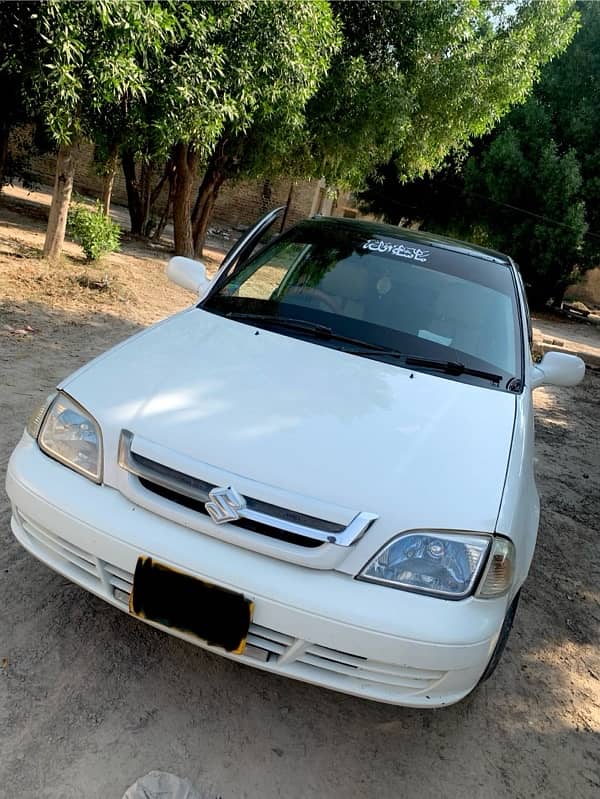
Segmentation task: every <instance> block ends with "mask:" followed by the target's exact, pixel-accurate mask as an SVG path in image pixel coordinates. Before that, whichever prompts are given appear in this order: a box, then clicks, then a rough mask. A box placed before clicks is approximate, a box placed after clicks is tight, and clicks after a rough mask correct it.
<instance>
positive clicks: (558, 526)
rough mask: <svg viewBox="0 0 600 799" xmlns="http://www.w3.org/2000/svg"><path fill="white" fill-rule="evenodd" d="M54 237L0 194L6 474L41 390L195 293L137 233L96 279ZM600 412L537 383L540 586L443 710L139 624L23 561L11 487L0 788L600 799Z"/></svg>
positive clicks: (1, 642) (597, 399) (1, 437)
mask: <svg viewBox="0 0 600 799" xmlns="http://www.w3.org/2000/svg"><path fill="white" fill-rule="evenodd" d="M28 214H29V211H28ZM42 216H43V215H42ZM42 226H43V221H42V219H39V220H38V219H32V218H30V216H29V215H27V216H26V215H25V213H24V212H23V211H19V207H18V206H15V205H14V204H13V205H11V206H7V205H6V204H5V203H4V204H3V201H2V200H0V481H2V482H3V480H4V471H5V468H6V463H7V460H8V457H9V454H10V451H11V449H12V447H13V446H14V444H15V443H16V442H17V440H18V438H19V436H20V434H21V430H22V428H23V424H24V421H25V420H26V418H27V415H28V412H29V411H30V409H31V408H32V407H33V406H34V405H35V403H36V401H37V400H38V398H41V397H42V396H44V395H45V394H46V392H48V391H49V390H50V389H51V388H52V387H53V386H54V385H55V384H56V382H57V381H58V380H59V379H60V378H62V377H63V376H64V375H66V374H68V373H69V372H71V371H72V370H73V369H75V368H76V367H78V366H79V365H80V364H82V363H84V362H85V361H87V360H88V359H89V358H90V357H92V356H93V355H95V354H97V353H99V352H101V351H103V350H104V349H106V348H107V347H109V346H110V345H112V344H114V343H116V342H117V341H120V340H121V339H123V338H124V337H126V336H128V335H130V334H131V333H133V332H134V331H135V330H137V329H139V328H140V327H141V326H142V325H146V324H148V323H150V322H152V321H153V320H155V319H158V318H161V317H163V316H165V315H167V314H169V313H171V312H173V311H175V310H177V309H179V308H181V307H183V306H184V305H186V304H188V303H189V301H190V297H189V295H187V294H186V293H185V292H183V291H181V290H179V289H177V288H176V287H173V286H171V285H169V284H168V283H167V282H166V280H165V278H164V276H163V268H164V262H165V261H166V259H167V257H168V255H167V253H166V252H163V251H152V250H149V249H148V247H146V246H145V245H143V244H141V243H138V242H130V243H126V244H125V246H124V252H123V254H121V255H119V256H113V257H111V258H110V259H108V260H107V261H106V262H105V263H104V264H103V265H102V266H101V267H99V268H90V267H88V266H86V265H85V264H84V262H83V260H82V259H81V256H80V251H79V248H78V247H76V246H75V245H69V246H68V247H67V257H66V259H65V263H64V264H63V265H62V266H61V267H60V268H58V269H56V270H53V271H49V270H48V268H47V267H46V266H45V264H44V262H43V261H41V260H40V259H39V255H38V251H39V248H40V247H41V243H42V229H43V228H42ZM82 276H86V278H87V279H88V280H87V282H88V283H89V281H90V280H92V281H94V280H96V281H100V282H102V280H103V279H104V278H105V277H106V282H108V288H107V289H106V290H104V291H98V290H95V289H90V288H87V287H85V285H81V284H82V282H83V283H86V280H83V281H82V280H81V278H82ZM588 333H589V331H588V330H587V328H585V334H586V337H587V336H588ZM553 335H554V333H553ZM556 335H557V336H560V335H561V329H560V327H558V328H557V329H556ZM589 335H592V336H593V335H595V336H596V338H595V339H593V340H592V346H594V342H595V347H596V349H597V348H599V347H600V334H598V332H597V330H596V331H594V333H589ZM599 403H600V372H598V371H591V372H589V373H588V375H587V377H586V380H585V382H584V383H583V384H582V385H581V386H579V387H577V388H574V389H562V390H539V391H538V392H536V405H537V431H538V455H539V468H538V474H539V485H540V491H541V495H542V501H543V514H542V522H541V529H540V539H539V545H538V550H537V554H536V559H535V561H534V565H533V569H532V573H531V576H530V579H529V581H528V582H527V584H526V587H525V589H524V592H523V598H522V601H521V607H520V610H519V613H518V615H517V620H516V624H515V629H514V631H513V634H512V637H511V639H510V641H509V645H508V649H507V651H506V653H505V655H504V658H503V660H502V662H501V664H500V666H499V668H498V671H497V672H496V674H495V675H494V677H493V678H492V680H491V681H489V682H488V683H486V684H485V685H484V686H483V687H482V688H481V689H480V690H479V691H478V692H476V693H475V694H474V695H473V696H472V697H470V698H469V699H467V700H466V701H465V702H463V703H462V704H459V705H457V706H454V707H451V708H447V709H445V710H442V711H435V712H432V711H427V712H424V711H413V710H406V709H403V708H394V707H389V706H384V705H377V704H374V703H371V702H367V701H361V700H357V699H353V698H351V697H347V696H343V695H339V694H336V693H333V692H328V691H325V690H321V689H318V688H314V687H311V686H308V685H303V684H301V683H296V682H293V681H287V680H283V679H280V678H278V677H275V676H272V675H268V674H264V673H262V672H259V671H256V670H253V669H250V668H246V667H243V666H239V665H237V664H235V663H232V662H230V661H227V660H223V659H221V658H218V657H216V656H214V655H210V654H207V653H205V652H203V651H202V650H200V649H197V648H195V647H193V646H190V645H188V644H185V643H183V642H181V641H178V640H176V639H173V638H170V637H169V636H167V635H164V634H162V633H160V632H157V631H155V630H153V629H150V628H147V627H146V626H144V625H143V624H140V623H139V622H137V621H135V620H133V619H131V618H129V617H128V616H127V615H125V614H123V613H121V612H119V611H118V610H115V609H113V608H112V607H109V606H107V605H106V604H105V603H103V602H102V601H101V600H99V599H96V598H95V597H93V596H91V595H90V594H88V593H86V592H85V591H83V590H81V589H79V588H77V587H76V586H74V585H72V584H71V583H69V582H68V581H67V580H65V579H63V578H62V577H60V576H58V575H57V574H54V573H53V572H51V571H50V570H49V569H47V568H46V567H45V566H43V565H42V564H41V563H39V562H37V561H36V560H34V559H33V558H32V557H31V556H30V555H28V554H27V553H26V552H25V551H24V550H23V549H22V548H21V547H20V546H19V545H18V544H17V543H16V541H15V540H14V539H13V537H12V534H11V532H10V528H9V515H10V514H9V507H8V501H7V498H6V496H5V495H4V494H3V493H2V492H1V491H0V538H1V545H2V560H1V565H2V568H1V570H0V731H1V732H0V797H2V798H3V799H4V797H5V798H6V799H34V797H35V799H120V797H121V796H122V794H123V792H124V791H125V789H126V788H127V787H128V786H129V785H130V784H131V783H133V782H134V780H135V779H136V778H137V777H139V776H140V775H142V774H145V773H146V772H148V771H150V770H151V769H162V770H166V771H171V772H173V773H175V774H178V775H180V776H181V777H187V778H189V779H190V780H191V782H192V783H193V784H194V785H195V786H196V787H197V788H198V789H201V790H205V791H207V795H210V796H211V797H216V796H221V797H223V799H238V798H239V797H247V798H248V799H275V797H286V799H296V797H302V798H304V797H307V799H312V798H313V797H315V799H316V797H344V799H354V798H356V799H358V797H363V796H379V797H383V799H387V798H388V797H390V799H391V797H396V796H403V797H407V798H410V797H416V796H419V797H423V798H424V799H428V798H429V797H432V799H433V797H435V799H439V797H450V798H451V799H452V798H453V797H461V799H462V798H463V797H465V796H466V797H469V798H470V799H479V797H481V799H483V797H486V799H488V798H489V797H492V798H493V799H496V798H498V799H502V798H504V797H506V798H507V799H508V797H519V798H521V797H522V798H523V799H525V797H539V796H544V797H561V798H562V797H573V798H575V797H583V798H585V799H587V797H590V799H591V797H597V796H598V795H599V790H600V745H599V744H600V654H599V648H598V644H599V641H600V635H599V633H600V555H599V548H598V532H599V530H598V526H599V525H598V519H599V518H600V452H599V445H598V442H599V440H600V409H599Z"/></svg>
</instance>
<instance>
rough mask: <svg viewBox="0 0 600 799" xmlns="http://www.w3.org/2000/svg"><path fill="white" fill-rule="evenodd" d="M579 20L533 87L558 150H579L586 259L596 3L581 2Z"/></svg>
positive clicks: (596, 91) (592, 187)
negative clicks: (546, 113) (569, 41)
mask: <svg viewBox="0 0 600 799" xmlns="http://www.w3.org/2000/svg"><path fill="white" fill-rule="evenodd" d="M577 6H578V9H579V11H580V14H581V26H580V28H579V30H578V32H577V34H576V36H575V38H574V39H573V42H572V44H571V45H570V47H569V49H568V50H567V51H566V52H565V54H564V55H563V56H562V57H561V58H559V59H556V60H555V61H553V62H552V63H551V64H549V65H548V67H547V68H546V69H545V70H544V73H543V78H542V81H541V82H540V85H539V87H538V89H537V91H536V95H537V96H538V97H539V99H540V101H541V102H542V103H544V105H545V106H546V108H547V109H548V110H549V112H550V114H551V118H552V126H553V131H554V137H555V139H556V141H557V142H558V143H559V146H560V148H561V150H566V149H569V148H571V149H573V150H574V151H575V153H576V154H577V159H578V161H579V166H580V169H581V175H582V179H583V185H582V198H583V201H584V202H585V206H586V217H587V220H588V223H589V226H590V230H591V231H593V235H590V236H588V237H586V240H585V243H584V252H583V256H584V263H585V265H589V264H590V263H593V262H595V263H598V261H600V149H599V148H598V131H599V130H600V4H598V3H591V2H579V3H578V4H577Z"/></svg>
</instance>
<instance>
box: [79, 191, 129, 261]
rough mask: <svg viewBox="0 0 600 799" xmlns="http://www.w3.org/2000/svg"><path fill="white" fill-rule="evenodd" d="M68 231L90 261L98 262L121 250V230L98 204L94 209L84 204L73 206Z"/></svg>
mask: <svg viewBox="0 0 600 799" xmlns="http://www.w3.org/2000/svg"><path fill="white" fill-rule="evenodd" d="M67 230H68V233H69V235H70V236H72V238H73V239H74V240H75V241H76V242H77V243H78V244H80V245H81V247H82V249H83V252H84V253H85V256H86V258H87V259H88V261H97V260H98V259H99V258H101V257H102V256H103V255H106V253H109V252H115V251H116V250H118V249H119V242H120V239H121V228H120V227H119V226H118V225H117V223H116V222H113V221H112V220H111V219H110V218H109V217H107V216H105V215H104V213H103V211H102V208H101V207H100V205H99V204H98V203H97V204H96V206H95V207H94V208H90V207H89V206H87V205H83V204H82V203H77V204H76V205H75V206H73V207H72V208H71V209H70V210H69V217H68V221H67Z"/></svg>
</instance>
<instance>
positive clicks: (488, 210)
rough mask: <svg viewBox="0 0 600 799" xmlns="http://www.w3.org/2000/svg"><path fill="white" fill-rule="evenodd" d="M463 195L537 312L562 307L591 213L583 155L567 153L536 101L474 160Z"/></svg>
mask: <svg viewBox="0 0 600 799" xmlns="http://www.w3.org/2000/svg"><path fill="white" fill-rule="evenodd" d="M465 195H466V198H467V211H468V213H469V215H470V216H471V218H472V219H473V220H476V224H477V225H478V226H479V227H480V228H483V230H484V231H485V238H486V240H487V243H489V244H490V245H491V246H493V247H495V248H497V249H499V250H501V251H503V252H508V253H509V254H510V255H511V256H512V257H513V258H515V260H516V261H517V262H518V263H519V265H520V268H521V271H522V273H523V278H524V280H525V283H526V284H527V287H528V288H527V291H528V296H529V300H530V302H531V304H532V305H534V306H539V305H542V304H544V303H545V302H546V301H547V300H548V299H549V298H550V297H553V298H554V299H555V300H556V301H560V300H562V297H563V294H564V292H565V289H566V288H567V286H568V285H569V283H570V282H572V281H573V277H574V272H575V268H576V267H577V265H578V264H580V263H581V260H582V250H583V244H584V241H585V234H586V232H587V227H588V226H587V223H586V209H585V203H584V202H583V198H582V179H581V172H580V169H579V162H578V159H577V155H576V153H575V151H574V150H572V149H569V150H567V151H566V152H565V151H563V152H561V149H560V148H559V145H558V144H557V142H556V141H555V139H554V138H553V137H552V123H551V117H550V114H549V113H548V111H547V109H546V108H544V106H543V105H542V104H541V103H540V102H539V100H538V99H537V98H532V99H531V100H530V101H529V102H528V103H527V104H526V105H525V106H524V107H523V108H522V109H517V110H516V111H514V112H513V114H511V117H510V120H508V121H507V122H506V124H505V125H504V126H503V127H502V130H500V131H499V132H498V134H497V135H496V136H494V138H493V140H492V141H491V142H490V143H489V145H488V146H487V147H486V148H485V150H484V151H483V152H482V153H481V154H480V155H475V156H472V157H471V158H469V160H468V161H467V163H466V167H465ZM521 209H524V210H521ZM530 209H535V210H530ZM473 227H474V226H473Z"/></svg>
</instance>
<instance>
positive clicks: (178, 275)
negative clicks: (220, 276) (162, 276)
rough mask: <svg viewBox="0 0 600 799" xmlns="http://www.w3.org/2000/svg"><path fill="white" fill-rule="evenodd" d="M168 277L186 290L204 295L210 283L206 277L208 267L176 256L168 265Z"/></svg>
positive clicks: (199, 262)
mask: <svg viewBox="0 0 600 799" xmlns="http://www.w3.org/2000/svg"><path fill="white" fill-rule="evenodd" d="M167 277H168V278H169V280H172V281H173V283H177V285H178V286H181V287H182V288H184V289H189V290H190V291H193V292H195V293H196V294H202V293H203V292H204V290H205V289H206V288H207V286H208V284H209V283H210V281H209V279H208V278H207V276H206V267H205V266H204V264H203V263H202V261H194V260H193V259H192V258H184V257H183V256H182V255H176V256H175V258H171V260H170V261H169V263H168V264H167Z"/></svg>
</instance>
